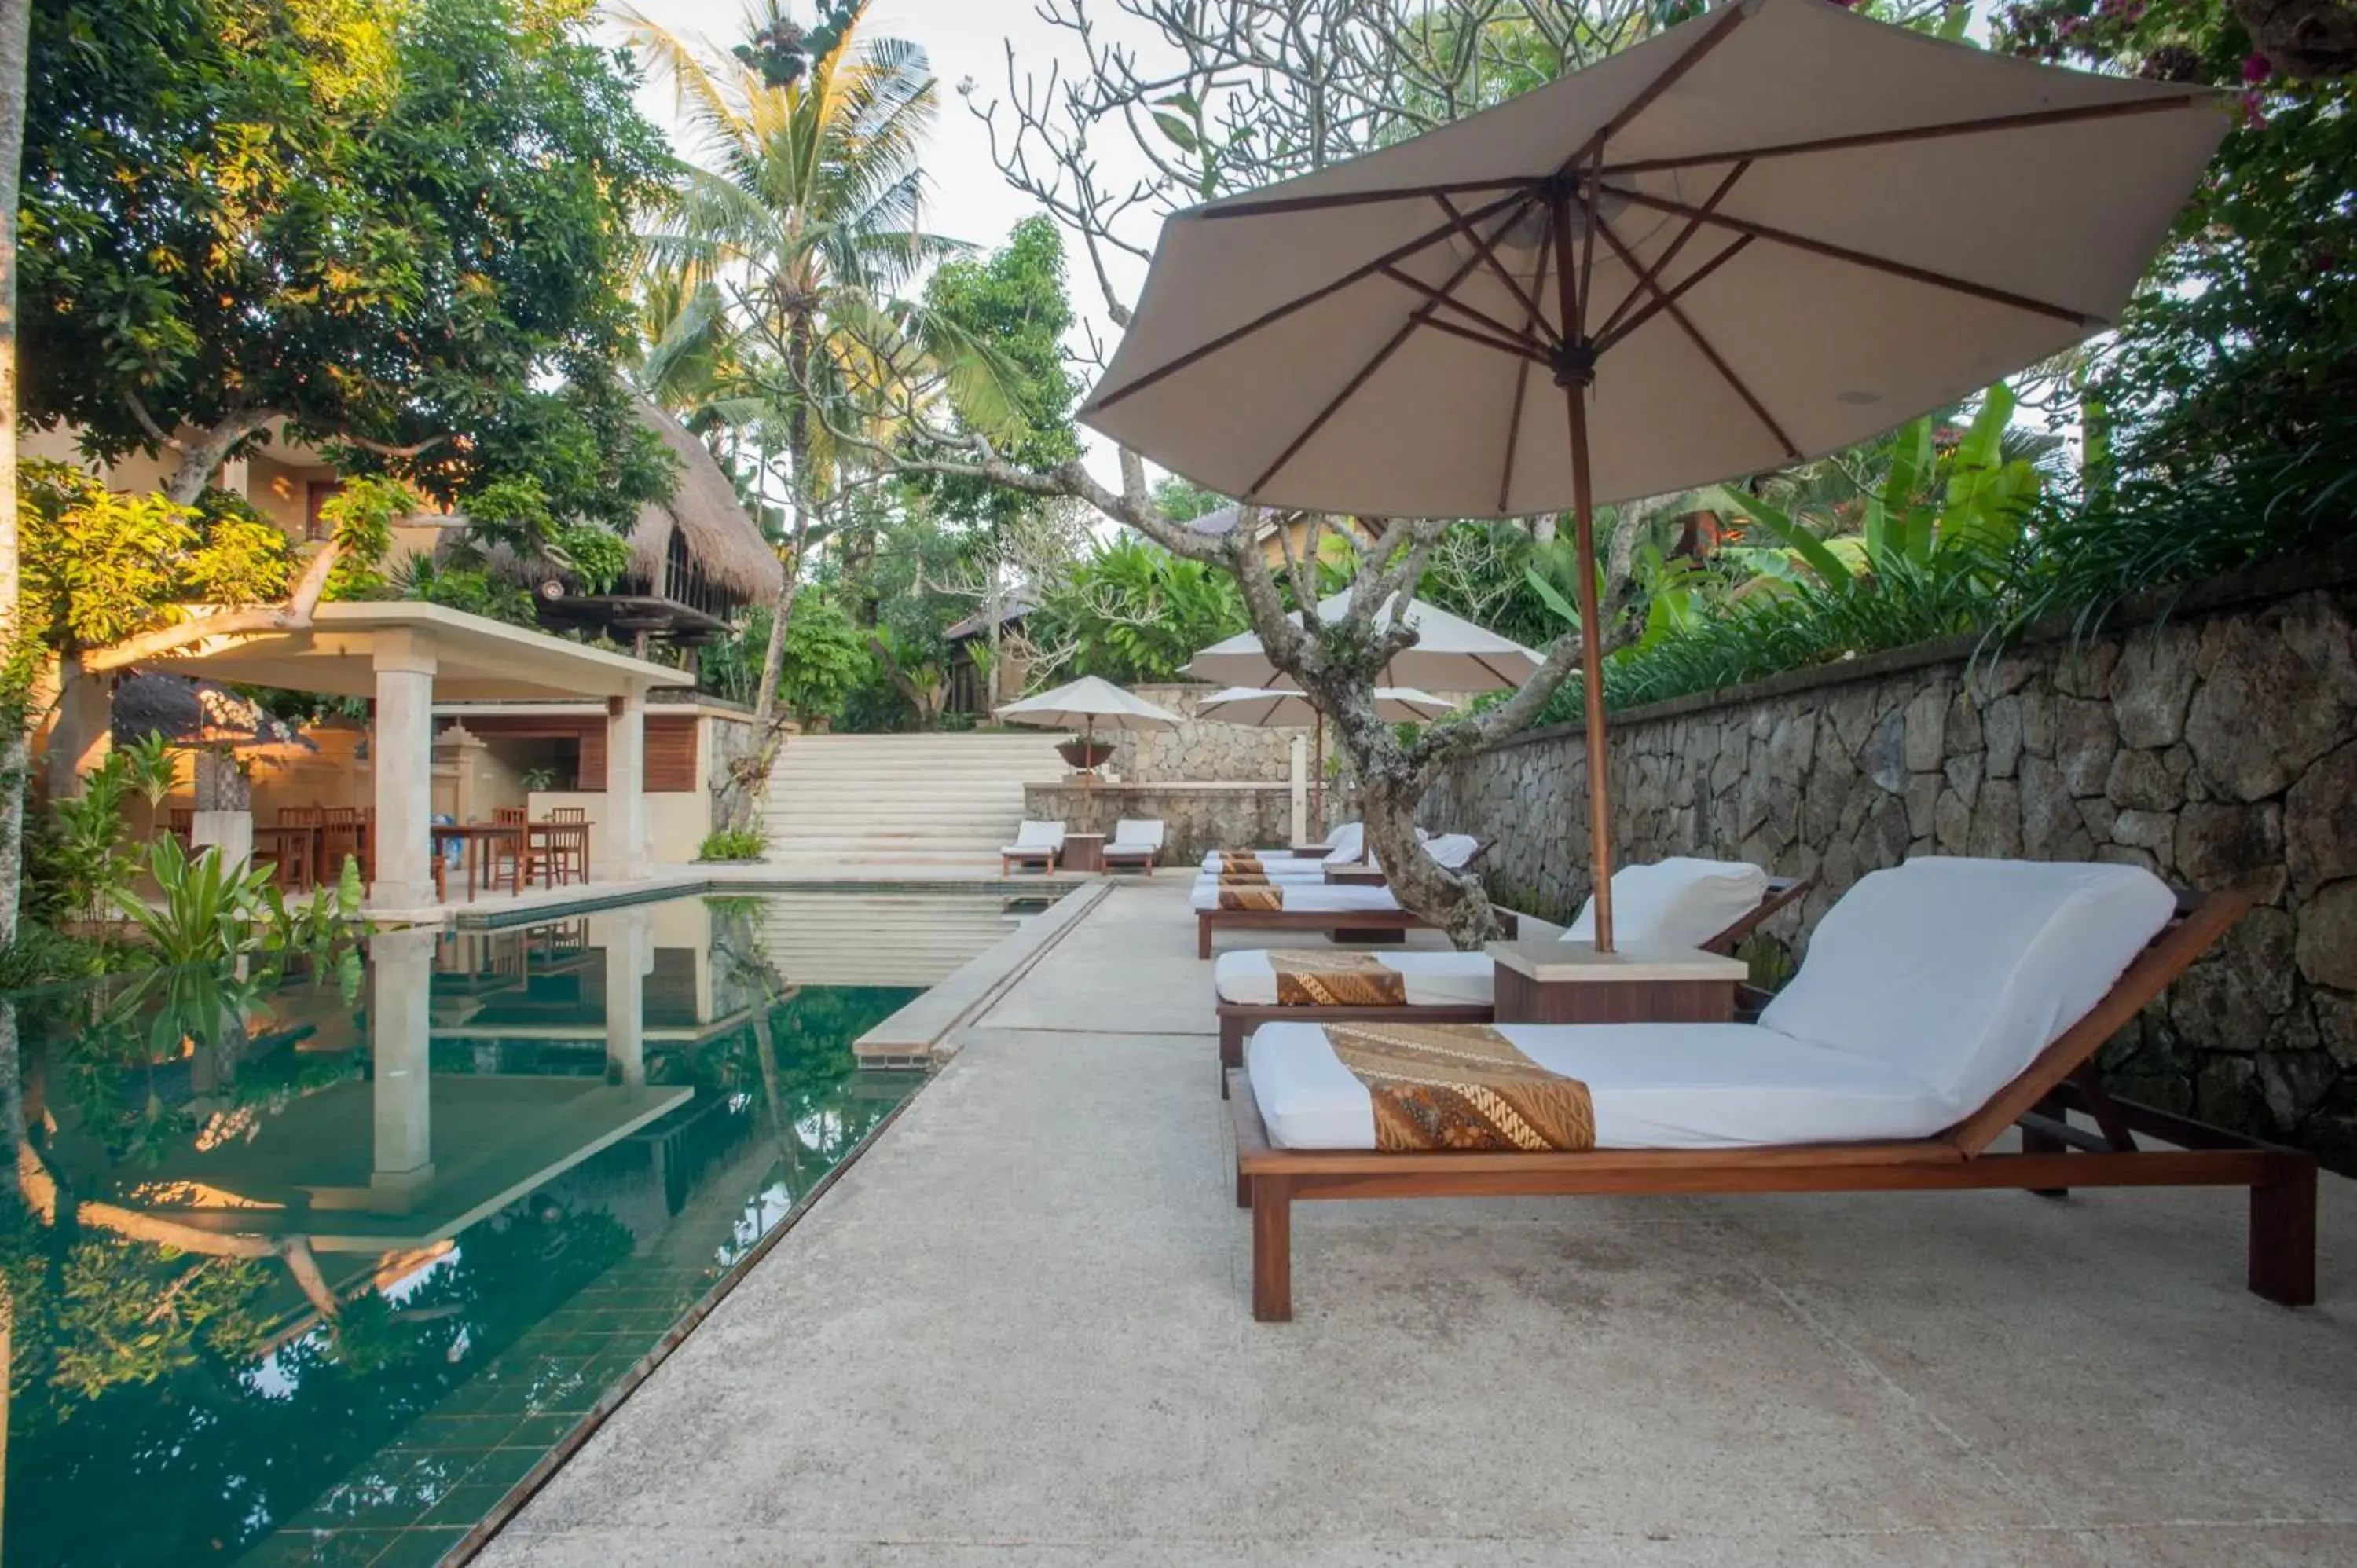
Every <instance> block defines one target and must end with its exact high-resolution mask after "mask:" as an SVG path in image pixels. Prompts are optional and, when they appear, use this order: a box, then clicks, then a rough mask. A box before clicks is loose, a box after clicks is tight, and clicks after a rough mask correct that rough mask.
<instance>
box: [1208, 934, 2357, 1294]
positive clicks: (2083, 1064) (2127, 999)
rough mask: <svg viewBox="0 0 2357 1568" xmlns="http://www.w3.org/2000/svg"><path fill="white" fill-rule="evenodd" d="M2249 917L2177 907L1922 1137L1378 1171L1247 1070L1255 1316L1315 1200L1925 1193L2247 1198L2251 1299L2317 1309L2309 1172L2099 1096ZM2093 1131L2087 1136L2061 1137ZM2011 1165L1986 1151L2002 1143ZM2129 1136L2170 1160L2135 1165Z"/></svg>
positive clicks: (1245, 1123)
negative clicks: (2133, 1042)
mask: <svg viewBox="0 0 2357 1568" xmlns="http://www.w3.org/2000/svg"><path fill="white" fill-rule="evenodd" d="M2249 907H2250V900H2249V899H2248V898H2247V897H2244V896H2243V895H2241V894H2234V893H2218V894H2211V895H2208V896H2206V897H2201V898H2198V899H2194V900H2190V901H2188V902H2187V903H2185V904H2182V905H2180V908H2179V918H2177V919H2175V920H2173V921H2172V922H2171V923H2170V925H2169V927H2168V928H2167V929H2164V930H2163V931H2162V932H2161V934H2160V935H2159V936H2158V937H2156V938H2155V939H2154V940H2153V942H2152V944H2151V945H2150V946H2149V947H2147V948H2146V949H2145V950H2144V952H2143V953H2142V954H2141V955H2140V956H2138V958H2137V959H2136V961H2135V962H2134V963H2132V964H2130V965H2129V966H2128V969H2127V972H2126V973H2124V974H2122V975H2121V976H2120V978H2119V981H2118V983H2116V984H2115V985H2114V986H2113V987H2112V989H2111V990H2110V991H2109V992H2107V993H2104V998H2103V1000H2102V1001H2100V1002H2098V1003H2097V1004H2095V1006H2094V1008H2093V1010H2092V1011H2091V1012H2089V1013H2088V1014H2087V1015H2086V1016H2085V1017H2083V1018H2082V1019H2080V1020H2079V1022H2078V1023H2076V1024H2074V1025H2072V1026H2071V1027H2070V1028H2069V1029H2068V1030H2066V1031H2064V1032H2063V1034H2062V1035H2061V1036H2059V1037H2058V1038H2057V1039H2056V1040H2055V1041H2054V1043H2053V1044H2051V1045H2050V1046H2048V1047H2046V1049H2045V1050H2044V1051H2042V1052H2040V1054H2039V1056H2038V1059H2037V1060H2035V1061H2033V1062H2032V1063H2030V1065H2029V1068H2028V1069H2026V1070H2024V1071H2023V1072H2022V1074H2021V1075H2020V1076H2019V1077H2018V1078H2016V1079H2013V1080H2012V1081H2011V1082H2010V1083H2007V1085H2006V1086H2005V1087H2004V1088H2003V1089H2001V1090H1998V1091H1997V1092H1996V1094H1995V1095H1994V1096H1992V1097H1991V1098H1990V1100H1989V1101H1988V1103H1986V1105H1983V1106H1982V1107H1981V1108H1980V1109H1979V1110H1977V1111H1975V1112H1973V1113H1972V1114H1971V1115H1970V1116H1967V1117H1966V1118H1964V1120H1963V1121H1961V1122H1957V1123H1956V1124H1955V1125H1954V1126H1953V1127H1951V1128H1949V1129H1948V1130H1947V1131H1946V1132H1944V1133H1939V1134H1937V1135H1936V1136H1933V1137H1930V1138H1915V1139H1905V1140H1890V1141H1885V1142H1878V1143H1860V1144H1781V1145H1772V1146H1767V1147H1759V1148H1739V1149H1599V1150H1596V1151H1594V1152H1592V1153H1588V1154H1577V1155H1575V1154H1492V1153H1464V1154H1448V1153H1435V1154H1425V1153H1415V1154H1381V1153H1377V1152H1374V1151H1372V1150H1345V1149H1282V1148H1277V1147H1275V1145H1273V1144H1271V1143H1270V1142H1269V1138H1268V1132H1267V1129H1266V1128H1265V1126H1264V1125H1263V1124H1262V1122H1261V1115H1260V1106H1259V1103H1258V1101H1255V1100H1254V1097H1253V1090H1252V1082H1251V1079H1250V1078H1249V1077H1248V1076H1247V1074H1246V1071H1245V1070H1244V1069H1237V1070H1236V1071H1234V1072H1233V1073H1231V1074H1230V1075H1229V1084H1230V1098H1229V1113H1230V1115H1231V1116H1232V1118H1233V1120H1234V1123H1235V1133H1236V1203H1237V1206H1238V1207H1239V1208H1250V1209H1251V1210H1252V1216H1253V1316H1254V1317H1256V1318H1259V1319H1260V1320H1261V1321H1262V1322H1264V1323H1281V1322H1285V1321H1286V1320H1288V1319H1289V1318H1291V1316H1293V1205H1294V1204H1295V1202H1296V1201H1306V1200H1308V1199H1313V1198H1352V1197H1377V1198H1384V1197H1507V1196H1570V1195H1581V1194H1589V1193H1614V1194H1620V1193H1747V1192H1921V1191H1953V1190H1957V1189H1960V1188H1990V1187H2020V1188H2023V1189H2025V1190H2028V1191H2029V1192H2034V1193H2038V1194H2040V1195H2041V1196H2045V1197H2060V1196H2061V1195H2063V1194H2064V1193H2067V1192H2068V1191H2069V1190H2070V1189H2071V1188H2072V1187H2248V1188H2250V1191H2251V1200H2250V1201H2251V1230H2250V1251H2249V1261H2248V1273H2247V1282H2248V1283H2249V1286H2250V1288H2251V1289H2252V1290H2253V1291H2254V1292H2255V1293H2257V1294H2260V1295H2263V1296H2265V1297H2266V1298H2267V1299H2268V1300H2270V1301H2276V1302H2280V1303H2282V1304H2283V1305H2287V1306H2306V1305H2309V1304H2310V1303H2312V1302H2314V1301H2315V1299H2316V1157H2315V1156H2314V1155H2310V1154H2308V1153H2306V1152H2304V1151H2301V1150H2298V1149H2287V1148H2282V1147H2279V1146H2277V1145H2275V1144H2265V1143H2261V1142H2259V1141H2257V1140H2256V1139H2253V1138H2246V1137H2244V1136H2243V1135H2242V1134H2240V1133H2230V1132H2227V1131H2225V1130H2224V1129H2222V1128H2218V1127H2211V1126H2206V1125H2204V1124H2202V1123H2201V1122H2194V1121H2190V1120H2189V1119H2187V1118H2185V1117H2181V1116H2176V1115H2172V1114H2170V1113H2169V1112H2165V1111H2160V1110H2157V1109H2155V1108H2153V1107H2151V1106H2146V1105H2137V1104H2134V1103H2131V1102H2130V1101H2123V1100H2115V1099H2113V1098H2112V1097H2111V1095H2109V1094H2108V1093H2106V1092H2105V1091H2104V1087H2103V1082H2102V1079H2101V1078H2100V1076H2099V1075H2098V1074H2097V1072H2096V1070H2095V1067H2094V1062H2093V1057H2094V1054H2095V1052H2096V1050H2097V1049H2098V1048H2100V1047H2102V1046H2103V1044H2104V1041H2106V1040H2108V1039H2110V1038H2111V1037H2112V1036H2113V1035H2114V1034H2115V1033H2117V1032H2118V1030H2119V1029H2120V1028H2121V1027H2122V1026H2125V1025H2126V1023H2128V1021H2129V1020H2131V1019H2133V1018H2134V1017H2135V1016H2136V1014H2137V1013H2138V1012H2139V1011H2141V1010H2142V1009H2143V1007H2144V1005H2145V1004H2147V1002H2150V1001H2151V1000H2153V999H2154V998H2155V997H2157V996H2158V995H2159V994H2160V993H2161V991H2162V990H2163V989H2164V988H2165V987H2166V986H2167V985H2168V984H2169V982H2170V981H2172V980H2174V979H2175V978H2177V976H2178V975H2179V974H2181V973H2182V972H2184V971H2185V969H2186V968H2187V966H2189V965H2190V964H2191V963H2192V962H2193V961H2195V960H2196V959H2198V958H2200V957H2201V954H2202V953H2203V952H2205V951H2206V950H2208V949H2209V948H2210V947H2211V946H2212V944H2213V943H2214V942H2216V941H2217V940H2218V939H2219V938H2220V937H2221V936H2222V935H2223V934H2224V933H2225V931H2226V929H2227V928H2229V927H2230V926H2232V925H2233V923H2234V922H2235V921H2236V920H2238V919H2240V918H2242V915H2243V912H2244V910H2245V909H2247V908H2249ZM2072 1111H2077V1112H2082V1113H2083V1115H2085V1116H2087V1117H2089V1118H2091V1119H2092V1120H2093V1122H2094V1123H2095V1126H2096V1129H2097V1130H2096V1131H2094V1132H2089V1131H2087V1130H2086V1129H2084V1128H2083V1127H2079V1126H2076V1125H2073V1124H2072V1122H2069V1121H2068V1120H2067V1116H2066V1113H2067V1112H2072ZM2017 1123H2018V1125H2019V1126H2020V1127H2021V1130H2022V1137H2021V1150H2020V1152H2019V1153H2018V1154H2011V1153H1996V1154H1992V1153H1990V1152H1989V1145H1990V1144H1993V1143H1995V1142H1996V1138H1997V1136H1998V1134H2000V1133H2003V1132H2004V1131H2005V1130H2006V1129H2007V1128H2008V1127H2011V1126H2014V1125H2016V1124H2017ZM2137 1133H2144V1134H2147V1136H2150V1137H2154V1138H2158V1139H2161V1140H2164V1141H2166V1142H2168V1143H2170V1144H2177V1145H2179V1146H2178V1147H2176V1148H2169V1149H2146V1148H2140V1147H2139V1146H2138V1145H2137V1144H2136V1134H2137Z"/></svg>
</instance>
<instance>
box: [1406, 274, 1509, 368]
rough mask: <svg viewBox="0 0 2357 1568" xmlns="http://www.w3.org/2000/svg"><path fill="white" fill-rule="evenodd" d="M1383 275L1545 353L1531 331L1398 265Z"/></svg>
mask: <svg viewBox="0 0 2357 1568" xmlns="http://www.w3.org/2000/svg"><path fill="white" fill-rule="evenodd" d="M1383 276H1385V277H1387V278H1389V279H1391V280H1392V282H1394V283H1395V284H1398V285H1401V286H1403V287H1405V288H1408V289H1411V290H1413V291H1415V293H1417V294H1420V295H1424V296H1425V297H1426V299H1429V300H1432V301H1434V302H1435V303H1437V304H1440V305H1445V306H1448V308H1449V309H1451V310H1454V311H1456V312H1457V313H1458V314H1459V315H1460V316H1467V317H1471V318H1472V319H1473V320H1475V321H1478V322H1480V324H1481V325H1482V326H1484V327H1486V328H1490V330H1491V331H1492V332H1495V333H1497V334H1498V335H1499V336H1500V337H1501V338H1511V339H1512V340H1513V341H1515V342H1518V343H1523V344H1525V345H1526V346H1528V347H1529V348H1530V349H1532V350H1533V351H1534V352H1537V353H1544V351H1545V349H1546V345H1545V344H1544V343H1542V342H1540V341H1539V340H1538V339H1537V338H1533V337H1531V336H1530V334H1529V333H1527V332H1523V331H1519V330H1517V329H1516V328H1512V327H1509V326H1508V325H1507V324H1506V323H1504V322H1502V321H1501V320H1499V319H1498V318H1497V317H1494V316H1492V315H1491V314H1490V313H1489V312H1488V311H1486V310H1482V309H1480V308H1479V307H1477V306H1470V305H1468V304H1466V303H1465V302H1464V301H1463V300H1461V299H1459V298H1458V297H1457V296H1456V295H1453V294H1443V293H1442V292H1441V291H1440V290H1438V289H1437V288H1435V287H1433V286H1432V285H1430V284H1428V283H1426V282H1425V281H1424V280H1423V279H1421V278H1418V277H1415V276H1413V275H1411V274H1407V273H1404V272H1402V271H1400V270H1399V269H1398V268H1397V267H1385V268H1384V269H1383Z"/></svg>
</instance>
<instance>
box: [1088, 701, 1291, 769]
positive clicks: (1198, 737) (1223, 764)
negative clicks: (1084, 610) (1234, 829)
mask: <svg viewBox="0 0 2357 1568" xmlns="http://www.w3.org/2000/svg"><path fill="white" fill-rule="evenodd" d="M1129 689H1130V691H1132V692H1133V693H1135V694H1136V695H1138V696H1140V697H1143V698H1145V699H1146V701H1147V702H1149V703H1156V704H1157V705H1158V706H1161V707H1165V708H1168V709H1169V710H1170V711H1171V712H1172V713H1174V714H1183V715H1185V717H1186V719H1187V722H1186V723H1185V724H1183V725H1179V728H1177V729H1175V730H1138V731H1125V732H1124V733H1123V734H1122V735H1121V736H1120V737H1119V738H1118V739H1116V740H1115V741H1114V752H1113V760H1112V761H1111V762H1109V763H1107V764H1106V766H1107V767H1108V768H1111V769H1112V770H1113V771H1114V773H1117V774H1119V775H1120V776H1121V778H1122V779H1124V780H1125V781H1128V782H1132V783H1138V784H1162V783H1168V782H1172V781H1177V780H1186V781H1192V782H1196V783H1222V784H1233V783H1244V784H1281V783H1283V782H1284V781H1285V780H1286V779H1289V778H1291V777H1292V768H1293V762H1292V757H1293V737H1294V736H1304V737H1305V738H1306V737H1307V736H1308V734H1309V731H1308V728H1307V727H1302V728H1284V729H1271V728H1263V727H1261V726H1259V725H1229V724H1222V723H1220V722H1219V721H1218V720H1216V719H1199V718H1197V717H1196V716H1195V711H1196V709H1197V707H1198V706H1200V704H1201V703H1202V701H1203V699H1205V698H1206V697H1209V696H1211V695H1212V694H1214V693H1217V692H1218V691H1219V688H1218V687H1216V686H1205V685H1200V684H1196V683H1191V682H1190V683H1189V684H1186V685H1169V686H1133V687H1131V688H1129ZM1304 766H1307V764H1306V763H1305V764H1304Z"/></svg>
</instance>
